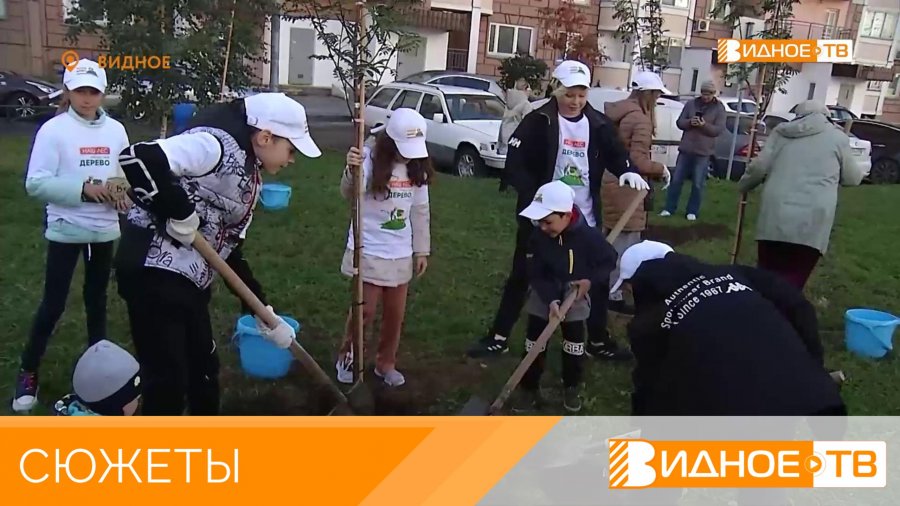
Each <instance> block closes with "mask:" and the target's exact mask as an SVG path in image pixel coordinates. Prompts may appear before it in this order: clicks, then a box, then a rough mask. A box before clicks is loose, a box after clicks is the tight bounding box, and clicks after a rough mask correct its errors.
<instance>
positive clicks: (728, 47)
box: [718, 39, 853, 63]
mask: <svg viewBox="0 0 900 506" xmlns="http://www.w3.org/2000/svg"><path fill="white" fill-rule="evenodd" d="M718 60H719V63H852V62H853V41H852V40H793V39H788V40H781V39H777V40H776V39H771V40H770V39H719V44H718Z"/></svg>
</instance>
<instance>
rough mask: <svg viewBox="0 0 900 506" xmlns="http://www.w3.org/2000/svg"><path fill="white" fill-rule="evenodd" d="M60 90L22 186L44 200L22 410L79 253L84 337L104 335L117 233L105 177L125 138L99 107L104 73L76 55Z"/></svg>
mask: <svg viewBox="0 0 900 506" xmlns="http://www.w3.org/2000/svg"><path fill="white" fill-rule="evenodd" d="M63 84H64V86H65V93H66V96H65V98H64V100H63V103H64V105H63V107H61V108H60V112H59V113H58V114H57V115H56V117H54V118H52V119H50V120H49V121H47V122H46V123H44V124H43V125H42V126H41V128H40V130H38V133H37V136H36V137H35V140H34V146H33V147H32V151H31V158H30V160H29V162H28V173H27V175H26V178H25V190H26V191H27V192H28V195H29V196H31V197H34V198H37V199H39V200H41V201H43V202H46V203H47V209H46V213H47V215H46V230H45V234H44V236H45V237H46V239H47V241H48V242H47V267H46V272H45V278H44V293H43V298H42V299H41V304H40V306H39V307H38V310H37V313H36V314H35V316H34V321H33V324H32V327H31V332H30V335H29V337H28V343H27V345H26V347H25V351H24V352H23V354H22V359H21V360H22V362H21V367H20V371H19V374H18V378H17V380H16V391H15V396H14V397H13V403H12V408H13V410H14V411H17V412H22V411H28V410H30V409H31V408H32V407H33V406H34V405H35V404H36V403H37V395H38V368H39V366H40V361H41V358H42V357H43V355H44V352H45V351H46V349H47V343H48V341H49V339H50V335H51V334H52V333H53V330H54V329H55V328H56V324H57V323H58V322H59V319H60V317H61V316H62V314H63V311H64V309H65V306H66V299H67V298H68V294H69V286H70V285H71V282H72V275H73V274H74V272H75V266H76V265H77V264H78V257H79V256H82V257H83V258H84V264H85V269H84V273H85V276H84V305H85V313H86V315H87V337H88V343H89V344H94V343H96V342H98V341H100V340H102V339H105V338H106V337H107V335H106V288H107V285H108V284H109V277H110V271H111V266H112V258H113V241H115V240H116V239H118V238H119V235H120V231H119V214H118V212H117V211H124V210H125V209H124V208H125V207H126V201H125V200H124V199H122V200H116V198H117V197H118V195H117V194H115V193H113V192H111V191H110V190H109V189H108V188H107V183H108V182H110V180H114V178H116V177H121V176H122V170H121V168H120V167H119V161H118V154H119V153H120V152H121V151H122V149H124V148H125V147H126V146H128V145H129V141H128V135H127V134H126V132H125V127H123V126H122V124H121V123H119V122H118V121H116V120H114V119H112V118H110V117H109V116H107V114H106V112H105V111H104V110H103V109H102V108H101V107H100V105H101V104H102V103H103V94H104V92H105V90H106V72H105V71H104V70H103V69H102V68H101V67H100V66H99V65H97V63H95V62H93V61H91V60H80V61H78V62H77V64H76V65H75V66H74V67H72V68H70V69H67V70H66V72H65V75H64V77H63Z"/></svg>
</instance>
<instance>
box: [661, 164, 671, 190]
mask: <svg viewBox="0 0 900 506" xmlns="http://www.w3.org/2000/svg"><path fill="white" fill-rule="evenodd" d="M663 182H664V184H663V187H662V189H663V190H665V189H666V188H668V187H669V184H671V183H672V173H671V172H670V171H669V168H668V167H665V166H663Z"/></svg>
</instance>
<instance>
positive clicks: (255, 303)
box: [193, 232, 352, 413]
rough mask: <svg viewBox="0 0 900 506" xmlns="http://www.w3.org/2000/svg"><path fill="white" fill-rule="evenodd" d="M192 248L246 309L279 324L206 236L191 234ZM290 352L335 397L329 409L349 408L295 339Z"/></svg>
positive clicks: (273, 325)
mask: <svg viewBox="0 0 900 506" xmlns="http://www.w3.org/2000/svg"><path fill="white" fill-rule="evenodd" d="M193 246H194V248H196V249H197V251H199V252H200V255H201V256H202V257H203V259H204V260H206V261H207V263H209V265H210V266H211V267H212V268H213V269H215V270H216V272H218V273H219V274H220V275H221V276H222V278H223V279H224V280H225V282H226V283H228V286H230V287H231V289H232V290H234V292H235V293H236V294H237V295H238V297H240V298H241V300H243V301H244V302H245V303H246V304H247V306H249V307H250V309H252V310H253V313H254V314H255V315H256V316H257V317H259V319H261V320H262V321H263V322H265V324H266V325H268V326H269V328H273V329H274V328H275V327H277V326H278V325H279V324H280V323H281V320H280V319H279V318H278V317H277V316H276V315H275V313H273V312H272V311H270V310H269V309H268V308H267V307H266V306H265V305H264V304H263V303H262V301H261V300H259V298H258V297H257V296H256V295H255V294H254V293H253V292H252V291H251V290H250V288H248V287H247V285H246V284H245V283H244V281H243V280H242V279H241V278H240V277H239V276H238V275H237V273H235V272H234V270H232V269H231V267H230V266H229V265H228V263H227V262H225V260H223V259H222V257H220V256H219V254H218V253H217V252H216V250H215V249H213V247H212V246H210V244H209V243H208V242H207V241H206V239H205V238H204V237H203V236H202V235H201V234H200V233H199V232H197V233H196V234H195V236H194V243H193ZM290 350H291V353H292V354H293V355H294V358H296V359H297V360H298V361H299V362H300V364H301V365H303V368H304V369H306V371H307V372H308V373H310V374H311V375H312V376H313V378H314V379H315V381H316V382H317V383H320V384H321V385H322V386H324V387H326V388H327V389H328V390H329V392H330V393H331V394H332V395H333V396H334V397H335V398H336V399H337V401H338V406H337V407H336V408H335V410H334V411H333V412H335V413H340V412H342V411H344V410H347V411H352V410H351V408H350V401H349V400H348V399H347V397H346V396H345V395H344V393H343V392H341V390H340V389H339V388H338V387H337V385H335V384H334V383H333V382H332V381H331V378H329V377H328V374H326V373H325V371H324V370H322V368H321V367H319V364H318V363H316V361H315V359H313V358H312V356H311V355H310V354H309V352H307V351H306V350H305V349H304V348H303V346H300V343H298V342H297V340H296V339H295V340H294V341H293V342H292V343H291V348H290ZM341 406H344V409H340V410H339V409H338V408H340V407H341Z"/></svg>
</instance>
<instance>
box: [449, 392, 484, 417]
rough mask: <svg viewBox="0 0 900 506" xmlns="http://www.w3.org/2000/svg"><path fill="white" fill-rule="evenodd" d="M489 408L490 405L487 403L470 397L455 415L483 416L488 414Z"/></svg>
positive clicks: (476, 397) (475, 397)
mask: <svg viewBox="0 0 900 506" xmlns="http://www.w3.org/2000/svg"><path fill="white" fill-rule="evenodd" d="M490 408H491V403H489V402H488V401H486V400H484V399H482V398H480V397H478V396H474V395H473V396H472V397H469V400H468V401H466V404H465V406H463V407H462V409H461V410H460V411H459V413H457V415H459V416H485V415H487V414H489V411H490Z"/></svg>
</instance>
